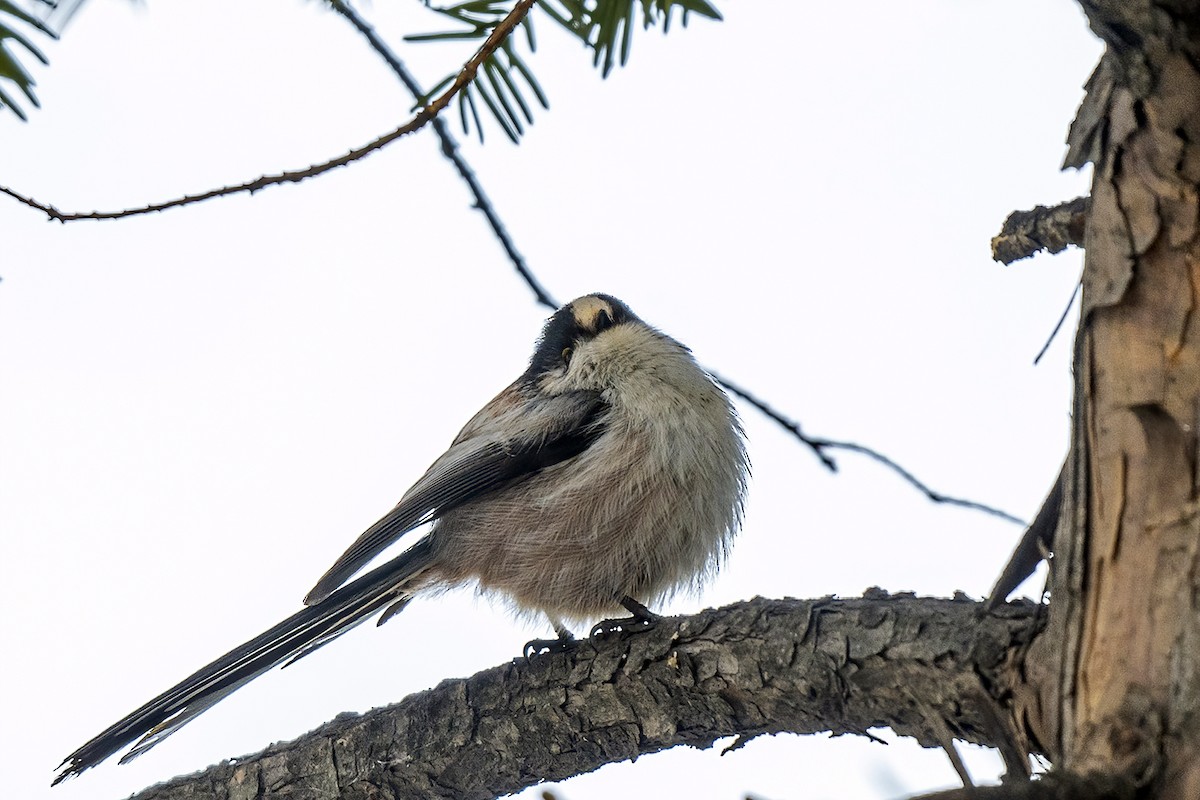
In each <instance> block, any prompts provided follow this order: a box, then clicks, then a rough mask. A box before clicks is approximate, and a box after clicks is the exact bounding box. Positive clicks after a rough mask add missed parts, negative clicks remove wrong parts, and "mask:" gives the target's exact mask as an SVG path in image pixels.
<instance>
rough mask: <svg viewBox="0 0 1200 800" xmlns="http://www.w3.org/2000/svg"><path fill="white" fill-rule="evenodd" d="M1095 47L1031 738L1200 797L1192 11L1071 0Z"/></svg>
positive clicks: (1199, 148) (1197, 61) (1198, 291)
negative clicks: (1074, 304)
mask: <svg viewBox="0 0 1200 800" xmlns="http://www.w3.org/2000/svg"><path fill="white" fill-rule="evenodd" d="M1082 5H1083V6H1084V10H1085V11H1086V12H1087V14H1088V16H1089V20H1090V22H1091V25H1092V28H1093V30H1095V31H1096V33H1097V34H1098V35H1100V36H1101V37H1102V38H1103V39H1104V40H1105V42H1106V43H1107V45H1108V50H1107V52H1106V54H1105V56H1104V58H1103V60H1102V61H1101V63H1100V66H1099V67H1098V68H1097V70H1096V72H1095V73H1094V74H1093V76H1092V78H1091V80H1090V81H1089V83H1088V87H1087V90H1088V93H1087V98H1086V99H1085V101H1084V103H1083V105H1082V107H1081V108H1080V110H1079V115H1078V117H1077V118H1076V121H1075V124H1074V125H1073V127H1072V131H1071V135H1070V139H1069V144H1070V152H1069V154H1068V157H1067V164H1068V166H1082V165H1083V164H1084V163H1086V162H1088V161H1091V162H1092V163H1093V164H1094V165H1095V175H1094V178H1093V189H1092V201H1091V208H1090V214H1089V217H1088V223H1087V235H1086V253H1087V254H1086V263H1085V267H1084V278H1083V291H1084V294H1083V298H1084V302H1083V311H1082V317H1081V323H1080V329H1079V335H1078V339H1077V343H1076V347H1077V349H1076V402H1075V414H1074V421H1073V425H1074V430H1073V447H1072V456H1071V459H1070V462H1069V464H1068V467H1067V477H1066V481H1067V482H1066V491H1065V496H1064V513H1063V515H1062V518H1061V521H1060V525H1059V528H1058V531H1057V536H1056V542H1055V570H1054V587H1053V601H1052V602H1051V606H1050V609H1051V610H1050V623H1049V627H1048V629H1047V631H1046V633H1045V635H1043V636H1042V637H1040V638H1039V641H1038V642H1037V643H1036V644H1035V646H1034V649H1033V652H1032V654H1031V659H1033V661H1034V662H1035V663H1037V664H1039V668H1040V669H1042V670H1044V673H1043V674H1044V675H1045V676H1046V677H1047V678H1048V680H1046V681H1045V682H1044V684H1043V686H1042V689H1043V696H1042V698H1041V700H1042V703H1041V712H1042V715H1041V719H1040V724H1039V725H1038V726H1037V727H1038V731H1037V732H1036V734H1037V738H1038V739H1040V740H1041V743H1042V745H1043V746H1044V747H1045V749H1046V750H1047V751H1048V752H1049V753H1050V754H1051V756H1052V758H1053V759H1054V761H1055V763H1056V766H1057V767H1058V768H1060V769H1063V770H1066V771H1068V772H1071V773H1075V774H1080V775H1086V774H1089V773H1091V774H1096V773H1105V774H1109V775H1112V774H1117V775H1122V776H1124V777H1126V778H1128V779H1130V780H1131V781H1133V783H1134V784H1135V785H1137V786H1140V787H1143V788H1144V790H1145V792H1146V794H1148V795H1152V796H1155V797H1161V798H1179V800H1184V798H1191V799H1194V798H1198V797H1200V714H1198V713H1197V712H1198V711H1200V614H1198V613H1197V611H1198V609H1197V605H1198V603H1200V571H1198V570H1197V556H1198V552H1200V547H1198V544H1200V514H1198V507H1197V503H1196V497H1197V492H1196V486H1197V476H1196V457H1197V446H1196V445H1197V439H1196V437H1197V424H1198V422H1200V420H1198V419H1197V417H1198V413H1200V350H1198V349H1197V348H1198V345H1200V315H1198V314H1196V313H1194V312H1195V310H1196V307H1197V302H1198V300H1200V229H1198V224H1197V223H1198V220H1197V215H1198V213H1200V204H1198V203H1197V187H1198V185H1200V72H1198V71H1197V65H1200V58H1198V57H1197V56H1198V54H1200V41H1198V40H1197V35H1198V34H1200V18H1198V15H1200V12H1198V11H1197V8H1196V6H1197V4H1196V3H1194V2H1193V3H1187V4H1186V5H1188V6H1189V9H1188V10H1186V11H1181V9H1180V8H1179V6H1182V5H1185V4H1183V3H1177V4H1174V5H1172V4H1169V3H1165V2H1163V3H1151V2H1145V1H1144V0H1143V2H1121V1H1120V0H1103V1H1102V2H1096V0H1093V1H1092V2H1083V3H1082Z"/></svg>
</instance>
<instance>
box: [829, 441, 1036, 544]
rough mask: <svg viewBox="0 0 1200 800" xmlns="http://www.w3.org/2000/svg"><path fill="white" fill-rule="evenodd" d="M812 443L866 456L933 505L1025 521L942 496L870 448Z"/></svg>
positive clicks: (994, 510) (951, 497)
mask: <svg viewBox="0 0 1200 800" xmlns="http://www.w3.org/2000/svg"><path fill="white" fill-rule="evenodd" d="M812 441H813V444H814V445H815V446H817V447H829V448H836V449H838V450H849V451H850V452H852V453H859V454H861V455H864V456H867V457H868V458H872V459H874V460H876V461H878V462H879V463H880V464H883V465H884V466H885V467H887V468H888V469H890V470H892V471H893V472H895V473H896V474H897V475H899V476H900V477H901V478H903V479H904V480H906V481H908V482H909V483H910V484H912V485H913V486H914V487H916V489H917V490H918V491H919V492H921V493H922V494H923V495H925V496H926V497H927V498H929V499H930V500H932V501H933V502H935V503H945V504H946V505H951V506H960V507H962V508H969V509H971V510H973V511H982V512H983V513H985V514H991V515H992V516H993V517H999V518H1000V519H1003V520H1007V521H1008V522H1012V523H1015V524H1017V525H1024V524H1025V521H1024V520H1023V519H1021V518H1020V517H1015V516H1013V515H1012V514H1009V513H1008V512H1007V511H1001V510H1000V509H998V508H993V507H992V506H989V505H986V504H984V503H977V502H975V501H974V500H965V499H963V498H961V497H953V496H951V495H948V494H942V493H941V492H935V491H934V490H933V489H931V488H929V486H928V485H927V484H925V483H924V482H922V481H920V480H918V479H917V477H916V476H915V475H913V474H912V473H911V472H909V471H908V470H906V469H905V468H904V467H902V466H900V465H899V464H897V463H896V462H895V461H892V460H891V459H890V458H888V457H887V456H885V455H884V454H883V453H880V452H879V451H877V450H872V449H871V448H870V447H866V446H864V445H861V444H855V443H854V442H840V441H837V440H836V439H813V440H812Z"/></svg>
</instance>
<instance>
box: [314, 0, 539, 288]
mask: <svg viewBox="0 0 1200 800" xmlns="http://www.w3.org/2000/svg"><path fill="white" fill-rule="evenodd" d="M331 5H332V6H333V10H334V11H336V12H337V13H339V14H341V15H342V16H343V17H345V18H346V19H347V20H349V22H350V24H351V25H353V26H354V27H355V28H356V29H357V30H358V32H359V33H361V34H362V35H363V36H364V37H365V38H366V40H367V41H368V42H369V43H370V45H371V47H372V48H374V50H375V52H376V53H378V54H379V56H380V58H382V59H383V60H384V61H385V62H387V65H388V66H389V67H391V68H392V72H394V73H396V77H398V78H399V79H400V82H401V83H403V84H404V88H406V89H408V91H409V94H411V95H412V96H413V99H414V100H416V101H417V102H418V103H420V102H421V100H422V98H424V97H425V91H424V90H423V89H422V88H421V84H420V83H418V82H417V79H416V78H415V77H414V76H413V74H412V73H411V72H409V71H408V67H406V66H405V65H404V62H403V61H401V60H400V58H399V57H398V56H397V55H396V54H395V53H394V52H392V49H391V48H390V47H388V46H387V43H386V42H384V41H383V39H382V38H380V36H379V34H378V32H376V30H375V28H374V27H372V26H371V24H370V23H369V22H367V21H366V20H365V19H363V18H362V16H361V15H360V14H359V13H358V12H357V11H355V10H354V9H353V8H352V7H351V6H350V4H349V3H346V2H344V0H332V2H331ZM433 132H434V133H435V134H437V137H438V140H439V141H440V142H441V143H442V155H444V156H445V157H446V158H447V159H448V160H449V161H450V163H451V164H453V165H454V168H455V169H456V170H457V171H458V175H459V177H461V178H462V179H463V181H464V182H465V183H466V184H467V188H469V189H470V190H471V194H472V195H474V197H475V208H476V209H478V210H479V212H480V213H482V214H483V216H484V217H486V218H487V221H488V225H489V226H490V227H491V229H492V233H493V234H495V236H496V239H497V240H499V242H500V246H501V247H503V248H504V252H505V254H506V255H507V256H508V260H509V261H511V262H512V264H513V266H514V267H515V268H516V270H517V272H518V273H519V274H520V275H521V278H522V280H524V281H525V283H526V284H527V285H528V286H529V288H530V289H532V290H533V294H534V296H535V297H536V298H537V301H538V302H539V303H541V304H542V305H544V306H548V307H549V308H557V307H558V303H556V302H555V301H554V298H552V297H551V296H550V293H549V292H547V291H546V289H545V288H544V287H543V286H542V285H541V283H539V282H538V279H537V278H536V277H535V276H534V274H533V272H532V271H531V270H530V269H529V266H528V265H527V264H526V263H525V258H524V256H522V255H521V253H520V252H519V251H518V250H517V246H516V244H515V243H514V242H513V240H512V237H511V236H509V234H508V229H507V228H506V227H505V226H504V222H503V221H501V219H500V215H499V214H497V213H496V208H495V206H493V205H492V201H491V200H490V199H488V196H487V194H485V193H484V191H483V186H481V185H480V183H479V179H478V178H477V177H476V176H475V170H473V169H471V165H470V164H468V163H467V160H466V159H465V158H464V157H463V155H462V153H461V152H460V151H459V149H458V142H456V141H455V140H454V136H453V135H452V134H451V133H450V128H449V126H447V125H446V123H445V121H444V120H442V118H441V117H434V119H433Z"/></svg>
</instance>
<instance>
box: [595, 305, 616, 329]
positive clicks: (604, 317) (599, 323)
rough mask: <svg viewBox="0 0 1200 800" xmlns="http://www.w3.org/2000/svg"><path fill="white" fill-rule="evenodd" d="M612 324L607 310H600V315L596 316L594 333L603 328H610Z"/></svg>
mask: <svg viewBox="0 0 1200 800" xmlns="http://www.w3.org/2000/svg"><path fill="white" fill-rule="evenodd" d="M612 324H613V321H612V316H611V315H610V314H609V313H608V309H604V308H602V309H600V313H598V314H596V333H599V332H600V331H602V330H604V329H605V328H611V327H612Z"/></svg>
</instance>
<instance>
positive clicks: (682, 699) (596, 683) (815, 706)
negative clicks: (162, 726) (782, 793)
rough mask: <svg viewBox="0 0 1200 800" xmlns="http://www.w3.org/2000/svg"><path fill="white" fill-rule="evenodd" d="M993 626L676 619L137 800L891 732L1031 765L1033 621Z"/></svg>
mask: <svg viewBox="0 0 1200 800" xmlns="http://www.w3.org/2000/svg"><path fill="white" fill-rule="evenodd" d="M979 611H980V607H979V604H978V603H975V602H973V601H970V600H961V599H960V600H941V599H931V598H915V597H912V596H907V595H896V596H888V595H886V593H884V592H881V591H879V590H872V591H871V592H868V595H867V596H866V597H864V598H862V599H856V600H833V599H825V600H764V599H761V598H760V599H756V600H752V601H749V602H745V603H738V604H735V605H732V606H728V607H726V608H723V609H719V610H715V611H711V610H710V611H705V612H703V613H701V614H697V615H695V616H692V617H682V618H672V619H666V620H664V621H663V622H661V623H660V624H659V625H658V626H657V627H656V628H654V629H652V630H649V631H645V632H640V633H634V634H631V635H627V636H621V637H614V638H610V639H608V640H606V641H604V640H602V641H600V642H598V643H595V644H593V643H592V642H584V643H581V644H580V645H579V646H578V647H576V648H575V649H573V650H571V651H568V652H566V653H558V654H553V655H548V656H539V657H537V658H535V659H533V660H532V661H531V662H529V663H526V662H524V661H522V660H516V661H514V662H512V663H510V664H506V665H502V666H499V667H495V668H493V669H490V670H487V671H485V672H481V673H479V674H477V675H475V676H473V677H471V678H466V679H460V680H448V681H444V682H442V683H441V684H440V685H439V686H437V687H436V688H434V689H431V690H429V691H427V692H422V693H420V694H416V695H413V696H411V697H409V698H407V699H406V700H404V701H402V702H400V703H398V704H396V705H394V706H389V707H387V708H381V709H376V710H374V711H371V712H369V713H367V714H363V715H343V716H341V717H339V718H338V719H336V720H334V721H333V722H330V723H329V724H327V725H325V726H323V727H321V728H319V729H317V730H315V731H313V732H312V733H309V734H307V735H305V736H303V737H301V738H300V739H297V740H295V741H293V742H289V743H286V744H278V745H273V746H272V747H270V748H268V749H267V750H265V751H263V752H262V753H260V754H258V755H255V756H251V757H247V758H243V759H238V760H236V761H227V762H223V763H221V764H218V765H216V766H214V767H211V768H209V769H208V770H206V771H204V772H201V773H197V774H195V775H192V776H188V777H184V778H179V779H176V780H174V781H171V782H170V783H166V784H162V785H159V786H155V787H152V788H150V789H147V790H145V791H143V792H142V793H140V794H138V795H137V796H136V797H135V798H134V800H152V799H153V800H182V799H183V798H188V799H189V800H200V799H201V798H213V799H214V800H216V799H218V798H219V799H220V800H232V799H233V798H237V799H238V800H256V799H257V798H269V797H280V796H285V795H286V796H288V797H290V798H306V800H321V799H323V798H335V797H336V798H376V797H387V798H431V797H455V798H491V797H497V796H500V795H503V794H507V793H510V792H515V791H517V790H519V789H522V788H524V787H526V786H531V785H533V784H536V783H539V782H542V781H554V780H562V779H565V778H568V777H570V776H572V775H577V774H581V773H585V772H590V771H591V770H594V769H596V768H598V767H600V766H602V765H604V764H607V763H611V762H614V761H624V760H627V759H636V758H638V757H639V756H642V755H645V754H648V753H653V752H656V751H659V750H663V749H666V748H669V747H673V746H676V745H680V744H686V745H691V746H693V747H709V746H711V745H712V744H713V742H715V741H716V740H717V739H720V738H722V737H728V736H738V737H739V738H738V740H737V741H736V742H735V743H734V745H731V747H740V746H741V745H743V744H745V743H746V742H747V741H749V740H750V739H753V738H754V737H756V736H761V735H762V734H768V733H782V732H793V733H816V732H821V731H830V732H832V733H834V734H843V733H859V734H866V731H867V729H868V728H872V727H878V726H887V727H890V728H892V729H893V730H895V731H896V732H897V733H899V734H901V735H907V736H912V737H914V738H916V739H917V741H918V742H920V743H921V744H923V745H925V746H927V747H934V746H938V745H939V743H940V741H941V740H942V739H943V738H944V733H945V732H947V731H948V732H949V733H950V734H951V735H953V736H954V737H956V738H959V739H965V740H967V741H970V742H975V743H978V744H986V745H991V746H995V747H1001V748H1003V749H1004V750H1005V751H1007V752H1009V753H1015V754H1018V757H1019V758H1022V759H1023V758H1024V753H1025V752H1026V747H1027V745H1026V744H1025V740H1024V734H1023V732H1021V731H1018V730H1016V729H1014V728H1013V726H1012V725H1010V724H1009V723H1008V722H1007V721H1006V720H1007V719H1008V715H1006V714H1003V713H1000V711H999V709H1000V707H1001V706H1002V705H1003V704H1006V703H1008V702H1009V700H1010V699H1011V697H1012V696H1013V694H1014V685H1015V684H1019V683H1020V681H1021V680H1022V678H1021V676H1020V674H1019V673H1018V672H1017V671H1016V670H1014V665H1015V664H1017V663H1019V661H1020V659H1019V657H1018V655H1017V654H1018V653H1019V652H1020V651H1022V650H1023V649H1024V648H1025V647H1026V646H1027V644H1028V642H1029V640H1030V638H1031V637H1032V636H1033V635H1034V634H1035V632H1036V631H1037V630H1038V627H1039V616H1038V613H1037V607H1036V606H1034V605H1033V604H1030V603H1023V604H1013V605H1008V606H1004V607H1002V608H1000V609H999V610H998V612H997V613H996V614H994V615H987V616H983V617H980V616H979ZM868 735H869V734H868Z"/></svg>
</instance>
